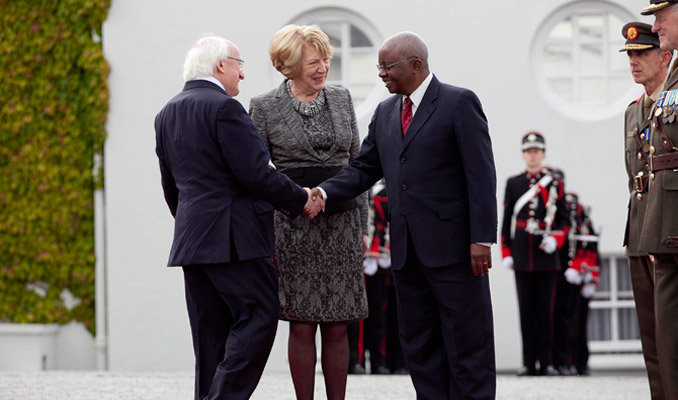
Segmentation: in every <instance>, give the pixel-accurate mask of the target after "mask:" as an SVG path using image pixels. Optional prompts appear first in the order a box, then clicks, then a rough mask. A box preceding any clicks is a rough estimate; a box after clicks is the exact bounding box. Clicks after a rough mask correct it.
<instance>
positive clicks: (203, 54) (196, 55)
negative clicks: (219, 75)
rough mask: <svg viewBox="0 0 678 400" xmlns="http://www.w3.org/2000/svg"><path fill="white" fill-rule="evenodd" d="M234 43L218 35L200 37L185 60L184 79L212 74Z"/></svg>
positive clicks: (190, 79) (186, 80)
mask: <svg viewBox="0 0 678 400" xmlns="http://www.w3.org/2000/svg"><path fill="white" fill-rule="evenodd" d="M231 46H233V43H231V42H229V41H228V40H226V39H224V38H220V37H218V36H205V37H203V38H201V39H199V40H198V41H197V42H195V44H194V45H193V47H191V49H190V50H189V51H188V54H186V60H184V81H185V82H188V81H192V80H194V79H197V78H206V77H208V76H212V74H214V71H216V69H217V63H218V62H219V61H221V60H223V59H225V58H226V57H228V56H229V54H230V50H231Z"/></svg>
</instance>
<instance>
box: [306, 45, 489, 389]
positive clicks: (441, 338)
mask: <svg viewBox="0 0 678 400" xmlns="http://www.w3.org/2000/svg"><path fill="white" fill-rule="evenodd" d="M377 68H378V70H379V77H380V78H381V79H382V80H383V81H384V83H385V84H386V88H387V89H388V90H389V92H391V93H394V94H395V96H391V97H390V98H388V99H387V100H385V101H383V102H382V103H381V104H379V106H377V109H376V110H375V112H374V115H373V117H372V121H371V123H370V127H369V133H368V135H367V137H366V138H365V140H364V141H363V144H362V149H361V152H360V155H359V156H358V158H356V159H355V160H353V161H352V162H351V163H350V164H349V165H348V166H346V167H344V168H343V169H342V170H341V171H340V172H339V174H337V175H336V176H335V177H334V178H332V179H329V180H327V181H325V182H323V183H322V184H320V185H319V186H320V189H322V190H319V189H317V188H316V189H314V193H315V194H317V195H322V194H321V192H322V191H324V192H325V194H324V195H323V198H325V199H327V201H329V202H332V201H340V200H345V199H349V198H353V197H355V196H357V195H358V194H359V193H362V192H364V191H365V190H367V189H368V188H369V187H371V186H372V185H373V184H374V183H375V182H377V181H378V180H379V179H381V178H382V176H384V177H385V178H386V181H387V182H388V186H387V191H388V200H389V208H390V211H391V221H390V222H391V231H390V233H391V260H392V268H393V275H394V281H395V286H396V292H397V298H398V316H399V320H400V324H399V329H400V339H401V343H402V349H403V353H404V356H405V362H406V364H407V367H408V369H409V371H410V374H411V377H412V381H413V383H414V387H415V389H416V391H417V398H419V399H436V400H438V399H493V398H494V397H495V391H496V371H495V357H494V332H493V326H492V305H491V301H490V288H489V280H488V276H487V272H488V270H489V268H491V255H490V245H491V244H492V243H494V242H496V237H497V207H496V193H495V191H496V174H495V167H494V158H493V154H492V143H491V141H490V135H489V132H488V126H487V121H486V118H485V115H484V113H483V110H482V107H481V105H480V101H479V100H478V98H477V97H476V95H475V94H474V93H473V92H471V91H470V90H467V89H463V88H459V87H455V86H450V85H447V84H443V83H441V82H440V81H438V79H437V78H436V77H435V76H433V75H432V74H431V73H430V72H429V66H428V50H427V48H426V44H425V43H424V41H423V40H422V39H421V38H420V37H419V36H417V35H416V34H414V33H411V32H403V33H399V34H397V35H395V36H392V37H390V38H389V39H387V40H386V41H385V42H384V44H383V45H382V47H381V49H380V51H379V64H378V65H377Z"/></svg>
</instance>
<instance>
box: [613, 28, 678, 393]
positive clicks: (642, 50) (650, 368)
mask: <svg viewBox="0 0 678 400" xmlns="http://www.w3.org/2000/svg"><path fill="white" fill-rule="evenodd" d="M622 35H623V36H624V38H625V39H626V42H625V43H624V47H622V48H621V49H620V50H619V51H625V52H627V55H628V57H629V67H630V69H631V74H632V75H633V80H634V82H636V83H638V84H641V85H643V87H644V89H645V93H644V94H643V95H642V96H640V98H638V99H637V100H635V101H633V102H631V104H629V106H628V107H627V108H626V112H625V113H624V147H625V151H624V161H625V164H626V174H627V176H628V188H629V194H630V196H629V205H628V214H627V218H626V231H625V234H624V246H626V255H627V256H628V258H629V269H630V273H631V284H632V285H633V299H634V300H635V303H636V313H637V315H638V327H639V330H640V341H641V343H642V345H643V357H644V358H645V367H646V369H647V376H648V379H649V382H650V394H651V395H652V399H653V400H663V399H665V398H666V396H664V386H663V384H662V376H661V373H660V372H659V363H658V361H657V359H658V356H657V343H656V330H655V327H656V319H655V304H654V287H655V283H654V282H655V279H654V264H653V263H652V260H651V259H650V256H649V255H648V254H647V253H643V252H641V251H640V250H639V248H638V247H639V245H640V232H641V229H642V228H643V220H644V219H645V211H646V208H647V200H648V199H647V187H648V183H649V180H650V171H649V170H648V167H649V162H648V157H649V155H650V146H649V144H648V141H649V140H650V132H651V131H650V129H651V126H650V125H651V123H652V120H651V118H650V114H651V111H652V106H653V105H654V103H655V101H656V100H657V97H658V96H659V93H660V92H661V86H662V83H664V80H665V79H666V75H667V74H668V67H669V64H670V62H671V52H669V51H665V50H661V49H660V48H659V37H658V36H657V34H656V33H654V32H652V26H651V25H649V24H645V23H642V22H639V21H634V22H629V23H628V24H626V25H624V27H623V28H622Z"/></svg>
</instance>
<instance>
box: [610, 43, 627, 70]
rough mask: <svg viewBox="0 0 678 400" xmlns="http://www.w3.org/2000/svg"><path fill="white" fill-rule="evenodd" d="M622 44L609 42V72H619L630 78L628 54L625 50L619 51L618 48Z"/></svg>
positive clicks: (622, 44)
mask: <svg viewBox="0 0 678 400" xmlns="http://www.w3.org/2000/svg"><path fill="white" fill-rule="evenodd" d="M622 46H624V43H613V44H610V54H611V55H612V56H611V57H610V72H611V73H612V74H620V75H625V76H628V77H629V79H631V72H630V70H629V56H628V55H627V54H626V52H625V51H622V52H620V51H619V49H621V48H622Z"/></svg>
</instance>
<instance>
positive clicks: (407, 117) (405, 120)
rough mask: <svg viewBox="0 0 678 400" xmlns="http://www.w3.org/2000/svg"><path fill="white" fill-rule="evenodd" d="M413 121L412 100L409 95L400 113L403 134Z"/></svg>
mask: <svg viewBox="0 0 678 400" xmlns="http://www.w3.org/2000/svg"><path fill="white" fill-rule="evenodd" d="M411 121H412V100H410V98H409V97H406V98H405V105H404V106H403V113H402V114H400V123H401V124H402V126H403V136H405V132H407V128H408V127H409V126H410V122H411Z"/></svg>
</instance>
